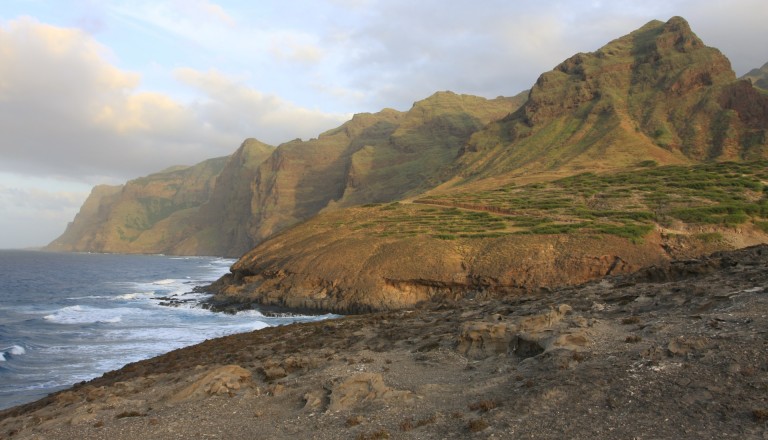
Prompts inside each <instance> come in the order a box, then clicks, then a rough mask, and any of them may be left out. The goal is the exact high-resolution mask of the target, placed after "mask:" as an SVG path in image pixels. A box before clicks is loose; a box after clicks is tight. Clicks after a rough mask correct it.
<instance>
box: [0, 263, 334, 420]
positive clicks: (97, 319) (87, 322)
mask: <svg viewBox="0 0 768 440" xmlns="http://www.w3.org/2000/svg"><path fill="white" fill-rule="evenodd" d="M232 263H233V260H227V259H222V258H214V257H168V256H157V255H156V256H153V255H112V254H60V253H47V252H33V251H11V250H8V251H4V250H0V409H2V408H8V407H11V406H14V405H19V404H22V403H26V402H30V401H34V400H36V399H39V398H41V397H44V396H45V395H47V394H49V393H51V392H53V391H57V390H60V389H62V388H66V387H68V386H71V385H73V384H75V383H77V382H80V381H83V380H88V379H92V378H94V377H98V376H100V375H101V374H103V373H105V372H107V371H110V370H114V369H117V368H120V367H122V366H123V365H125V364H127V363H130V362H135V361H138V360H141V359H147V358H150V357H152V356H156V355H159V354H162V353H165V352H168V351H170V350H174V349H176V348H180V347H184V346H187V345H192V344H195V343H198V342H202V341H204V340H205V339H209V338H214V337H219V336H224V335H228V334H233V333H240V332H246V331H252V330H257V329H260V328H264V327H268V326H272V325H281V324H287V323H291V322H296V321H310V320H319V319H325V318H327V317H328V315H326V316H293V317H265V316H263V315H262V314H261V313H259V312H258V311H245V312H240V313H237V314H236V315H229V314H222V313H213V312H210V311H208V310H205V309H202V308H201V307H199V305H198V303H197V301H191V302H188V303H184V304H183V305H182V306H180V307H166V306H162V305H160V303H161V302H162V301H164V298H175V299H193V300H200V299H203V298H204V297H205V295H203V294H196V293H191V291H192V289H193V288H194V287H195V286H199V285H204V284H208V283H209V282H210V281H213V280H215V279H216V278H218V277H220V276H221V275H223V274H225V273H227V271H228V269H229V266H230V265H231V264H232Z"/></svg>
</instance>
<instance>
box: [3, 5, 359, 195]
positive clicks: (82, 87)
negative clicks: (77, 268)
mask: <svg viewBox="0 0 768 440" xmlns="http://www.w3.org/2000/svg"><path fill="white" fill-rule="evenodd" d="M0 57H1V58H2V60H3V63H2V64H0V132H2V133H3V142H2V144H0V155H1V156H2V158H3V160H2V161H0V171H14V172H17V173H26V174H32V175H49V176H50V175H53V176H61V177H64V178H69V179H79V180H82V181H87V182H90V183H98V182H99V181H100V180H101V179H102V176H113V177H117V178H123V179H126V178H132V177H136V176H139V175H144V174H147V173H149V172H154V171H157V170H158V169H162V168H164V167H166V166H170V165H175V164H193V163H196V162H199V161H201V160H204V159H207V158H210V157H216V156H223V155H227V154H230V153H231V152H232V151H234V149H235V148H236V147H237V146H238V145H239V144H240V142H241V141H242V140H243V139H244V138H246V137H251V136H252V137H257V138H259V139H261V140H263V141H265V142H268V143H273V144H276V143H279V142H283V141H286V140H289V139H292V138H296V137H309V136H314V135H317V134H318V133H319V132H321V131H324V130H327V129H329V128H332V127H334V126H336V125H338V124H339V123H340V122H341V121H342V120H344V119H345V117H346V116H345V115H329V114H326V113H323V112H321V111H319V110H309V109H305V108H301V107H299V106H296V105H293V104H291V103H290V102H287V101H285V100H282V99H280V98H278V97H276V96H272V95H266V94H263V93H260V92H259V91H257V90H254V89H252V88H249V87H248V86H246V85H245V84H243V83H241V82H238V81H237V80H235V79H231V78H228V77H226V76H224V75H223V74H217V73H214V72H207V73H201V72H197V71H194V70H192V69H180V70H179V71H178V74H177V77H178V78H179V79H180V80H182V81H184V82H185V83H186V84H188V85H190V86H192V87H193V88H194V90H195V91H196V92H197V93H198V96H199V98H198V99H196V100H194V101H193V102H190V103H186V102H184V103H182V102H177V101H175V100H174V99H172V98H170V97H168V96H166V95H164V94H162V93H153V92H139V91H138V86H139V85H140V79H141V78H140V76H139V75H138V74H136V73H132V72H125V71H123V70H120V69H118V68H116V67H114V66H113V65H112V64H111V63H110V62H109V61H108V60H109V58H110V57H112V55H111V54H110V52H109V51H108V50H107V49H106V48H105V47H103V46H101V45H99V44H98V43H97V42H95V41H94V40H93V39H92V38H91V37H90V36H89V35H87V34H86V33H84V32H82V31H78V30H75V29H65V28H59V27H55V26H50V25H46V24H42V23H39V22H37V21H35V20H33V19H29V18H23V19H18V20H15V21H11V22H9V23H7V24H6V25H5V26H4V27H3V28H0Z"/></svg>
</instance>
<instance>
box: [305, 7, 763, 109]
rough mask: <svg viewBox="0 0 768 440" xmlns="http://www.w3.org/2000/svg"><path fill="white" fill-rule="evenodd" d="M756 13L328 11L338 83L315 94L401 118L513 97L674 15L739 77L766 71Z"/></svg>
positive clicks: (328, 44)
mask: <svg viewBox="0 0 768 440" xmlns="http://www.w3.org/2000/svg"><path fill="white" fill-rule="evenodd" d="M334 3H339V2H334ZM764 3H765V2H764V0H742V1H739V2H728V3H724V2H717V1H692V0H646V1H643V2H636V1H629V0H624V1H622V0H617V1H611V2H607V1H592V2H580V3H575V2H563V1H561V0H542V1H538V2H510V1H504V0H486V1H484V2H482V4H478V3H477V2H474V1H469V0H456V1H452V2H448V3H446V2H439V1H437V0H422V1H419V2H413V1H406V0H386V1H382V0H379V1H375V0H370V1H368V2H366V4H365V7H364V8H354V9H350V10H346V11H341V9H342V8H340V10H338V11H336V12H337V14H336V15H342V16H344V19H343V20H341V19H340V21H339V22H338V23H336V25H337V26H336V27H335V28H333V29H326V31H325V32H326V33H325V35H324V38H325V39H324V45H323V48H324V50H325V51H326V59H327V60H329V62H330V61H335V62H336V63H338V65H337V67H336V68H335V69H332V70H331V71H332V72H344V73H345V74H344V75H338V74H337V75H336V76H330V75H327V76H324V77H323V78H321V79H316V80H315V84H317V87H318V90H323V91H329V92H330V91H332V92H333V93H334V96H347V97H350V98H351V99H355V98H356V97H358V96H359V95H360V94H359V93H358V92H361V91H362V92H364V97H363V98H362V100H360V101H358V102H357V103H358V105H359V104H363V105H365V106H366V107H368V108H372V109H375V108H379V107H384V106H395V107H397V108H403V107H405V106H406V105H407V104H409V103H410V102H412V101H414V100H416V99H420V98H422V97H425V96H428V95H429V94H431V93H432V92H434V91H435V90H445V89H449V90H453V91H457V92H463V93H473V94H478V95H482V96H488V97H494V96H498V95H512V94H515V93H517V92H519V91H521V90H523V89H526V88H529V87H530V86H531V85H532V84H533V83H534V82H535V81H536V78H537V77H538V76H539V74H541V73H543V72H545V71H548V70H550V69H552V68H553V67H554V66H556V65H557V64H558V63H560V62H561V61H563V60H564V59H566V58H568V57H569V56H571V55H573V54H574V53H577V52H589V51H594V50H596V49H598V48H599V47H601V46H602V45H604V44H606V43H608V42H609V41H611V40H613V39H615V38H618V37H620V36H622V35H625V34H627V33H629V32H631V31H632V30H634V29H637V28H638V27H640V26H642V25H643V24H645V23H647V22H648V21H650V20H653V19H659V20H667V19H669V18H670V17H672V16H674V15H681V16H683V17H685V18H686V19H688V20H689V21H690V23H691V25H692V27H693V29H694V31H696V32H697V33H698V34H699V36H701V37H702V38H703V39H704V41H705V42H706V43H707V44H709V45H713V46H715V47H718V48H721V50H723V52H724V53H725V54H726V55H727V56H729V57H730V58H731V59H732V61H733V65H734V68H735V69H736V71H737V72H739V73H744V72H746V71H747V70H749V68H752V67H757V66H761V65H762V64H763V63H764V62H765V61H768V52H766V50H765V49H763V48H761V47H755V45H754V44H750V43H751V42H755V41H767V40H768V27H766V26H765V25H764V23H765V22H766V21H768V8H766V7H765V5H764ZM345 14H346V15H345ZM340 90H345V92H344V93H340ZM350 102H352V101H350Z"/></svg>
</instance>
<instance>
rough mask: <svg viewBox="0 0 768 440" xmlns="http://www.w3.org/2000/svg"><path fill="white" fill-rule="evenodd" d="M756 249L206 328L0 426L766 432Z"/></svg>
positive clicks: (370, 433)
mask: <svg viewBox="0 0 768 440" xmlns="http://www.w3.org/2000/svg"><path fill="white" fill-rule="evenodd" d="M767 265H768V246H765V245H761V246H755V247H750V248H746V249H742V250H737V251H732V252H721V253H715V254H712V255H711V256H708V257H703V258H699V259H690V260H684V261H674V262H671V263H668V264H663V265H657V266H650V267H646V268H643V269H641V270H639V271H637V272H635V273H632V274H626V275H621V276H615V277H607V278H604V279H601V280H596V281H593V282H589V283H586V284H583V285H579V286H573V287H564V288H559V289H552V290H551V291H549V292H531V293H529V294H520V295H517V296H508V297H505V298H501V299H493V298H483V297H481V296H477V297H474V298H473V297H472V296H471V295H469V296H467V297H466V298H465V299H462V300H459V301H444V302H440V303H430V304H424V305H422V306H419V307H416V308H413V309H409V310H399V311H389V312H381V313H375V314H368V315H353V316H346V317H342V318H339V319H335V320H328V321H323V322H316V323H307V324H294V325H287V326H279V327H273V328H267V329H263V330H259V331H255V332H251V333H243V334H238V335H233V336H228V337H224V338H219V339H213V340H208V341H206V342H203V343H201V344H199V345H195V346H192V347H187V348H183V349H179V350H175V351H173V352H170V353H168V354H165V355H162V356H159V357H156V358H153V359H149V360H146V361H141V362H137V363H133V364H129V365H127V366H125V367H124V368H122V369H120V370H117V371H113V372H110V373H107V374H105V375H104V376H103V377H101V378H98V379H95V380H92V381H90V382H87V383H81V384H78V385H76V386H74V387H73V388H71V389H69V390H66V391H62V392H59V393H56V394H53V395H51V396H49V397H47V398H45V399H42V400H40V401H38V402H34V403H31V404H27V405H23V406H19V407H15V408H11V409H8V410H5V411H3V412H2V413H0V419H2V421H0V435H2V436H3V437H5V438H13V439H44V438H57V439H69V438H71V439H102V438H110V439H135V438H146V439H160V438H162V439H172V438H234V439H236V438H243V439H245V438H276V439H279V438H317V439H335V438H357V439H381V438H420V439H431V438H435V439H437V438H566V437H567V438H574V439H578V438H584V439H586V438H636V439H650V438H691V439H693V438H696V439H701V438H739V439H743V438H765V437H766V436H768V338H766V333H767V332H768V315H766V310H768V295H767V294H766V293H767V291H766V286H768V272H766V270H765V268H766V266H767ZM542 293H546V294H542Z"/></svg>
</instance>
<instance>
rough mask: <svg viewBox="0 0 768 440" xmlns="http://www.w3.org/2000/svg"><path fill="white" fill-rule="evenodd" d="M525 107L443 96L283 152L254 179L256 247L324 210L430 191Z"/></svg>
mask: <svg viewBox="0 0 768 440" xmlns="http://www.w3.org/2000/svg"><path fill="white" fill-rule="evenodd" d="M524 99H525V97H524V95H519V96H517V97H514V98H496V99H492V100H487V99H484V98H480V97H476V96H468V95H457V94H454V93H451V92H439V93H436V94H434V95H432V96H431V97H429V98H427V99H425V100H423V101H419V102H417V103H415V104H414V105H413V107H412V108H411V109H410V110H409V111H407V112H398V111H395V110H391V109H385V110H382V111H381V112H378V113H374V114H370V113H364V114H357V115H355V116H354V117H353V118H352V120H350V121H349V122H347V123H345V124H343V125H342V126H340V127H339V128H336V129H334V130H330V131H327V132H325V133H323V134H321V135H320V136H319V137H318V138H317V139H312V140H310V141H307V142H303V141H298V140H297V141H293V142H289V143H286V144H282V145H280V146H279V147H278V148H277V149H276V150H275V153H274V154H273V155H272V156H271V157H270V158H269V159H268V160H266V161H265V162H264V163H263V164H262V165H261V166H260V167H259V170H258V173H257V175H256V177H255V181H254V185H255V186H254V198H253V200H252V203H251V204H252V207H253V212H252V214H253V216H252V217H251V218H250V219H249V221H250V224H249V236H250V237H252V238H253V239H254V241H255V242H257V243H258V242H260V241H262V240H264V239H266V238H267V237H270V236H271V235H273V234H274V233H276V232H278V231H280V230H283V229H285V228H286V227H288V226H291V225H293V224H296V223H298V222H301V221H303V220H306V219H308V218H310V217H312V216H313V215H315V214H317V213H318V212H320V211H321V210H324V209H335V208H338V207H344V206H354V205H359V204H365V203H373V202H382V201H392V200H398V199H399V198H402V197H405V196H407V195H411V194H418V193H420V192H422V191H424V190H426V189H429V188H430V187H432V186H434V185H436V184H438V183H440V182H441V181H442V180H443V174H442V173H443V169H444V168H445V167H446V166H447V165H449V164H450V163H451V161H452V160H453V159H454V158H455V157H456V154H457V153H458V151H459V149H460V148H461V146H462V145H464V144H465V143H466V142H467V140H468V139H469V137H470V136H471V135H472V134H473V133H474V132H476V131H477V130H479V129H481V128H482V127H483V126H485V125H486V124H487V123H489V122H491V121H493V120H496V119H499V118H502V117H504V116H505V115H507V114H509V113H511V112H512V111H514V110H515V109H517V108H518V107H519V106H520V104H521V103H522V101H523V100H524Z"/></svg>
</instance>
